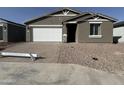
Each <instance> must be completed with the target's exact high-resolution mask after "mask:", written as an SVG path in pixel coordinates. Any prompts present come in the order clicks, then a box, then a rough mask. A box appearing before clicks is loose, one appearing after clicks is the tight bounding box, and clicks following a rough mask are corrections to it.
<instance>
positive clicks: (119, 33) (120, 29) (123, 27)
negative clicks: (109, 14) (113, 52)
mask: <svg viewBox="0 0 124 93" xmlns="http://www.w3.org/2000/svg"><path fill="white" fill-rule="evenodd" d="M113 37H114V42H115V43H118V42H119V43H121V42H122V43H123V42H124V21H121V22H117V23H115V24H114V29H113Z"/></svg>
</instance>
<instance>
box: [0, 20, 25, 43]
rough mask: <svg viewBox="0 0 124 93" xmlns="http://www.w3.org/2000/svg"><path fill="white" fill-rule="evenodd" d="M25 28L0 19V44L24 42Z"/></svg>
mask: <svg viewBox="0 0 124 93" xmlns="http://www.w3.org/2000/svg"><path fill="white" fill-rule="evenodd" d="M25 30H26V28H25V26H24V25H21V24H18V23H14V22H11V21H8V20H5V19H3V18H0V42H20V41H22V42H23V41H25Z"/></svg>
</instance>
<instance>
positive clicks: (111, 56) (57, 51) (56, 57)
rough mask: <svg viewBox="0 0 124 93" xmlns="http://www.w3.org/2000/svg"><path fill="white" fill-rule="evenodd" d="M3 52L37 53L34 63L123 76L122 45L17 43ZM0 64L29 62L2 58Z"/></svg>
mask: <svg viewBox="0 0 124 93" xmlns="http://www.w3.org/2000/svg"><path fill="white" fill-rule="evenodd" d="M4 51H12V52H32V53H38V55H40V56H41V57H42V58H40V59H38V60H36V63H62V64H79V65H82V66H86V67H91V68H94V69H98V70H103V71H108V72H117V73H122V74H124V44H109V43H97V44H95V43H79V44H78V43H17V44H14V45H13V46H11V47H8V48H7V49H5V50H4ZM0 62H22V63H23V62H29V63H31V62H32V61H31V59H29V58H14V57H3V58H0Z"/></svg>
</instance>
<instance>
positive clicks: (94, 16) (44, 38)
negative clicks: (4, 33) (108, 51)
mask: <svg viewBox="0 0 124 93" xmlns="http://www.w3.org/2000/svg"><path fill="white" fill-rule="evenodd" d="M116 21H117V20H116V19H115V18H112V17H109V16H106V15H103V14H100V13H89V12H84V13H81V12H78V11H75V10H72V9H69V8H64V9H61V10H58V11H55V12H53V13H50V14H48V15H45V16H40V17H38V18H34V19H31V20H28V21H26V22H25V24H26V41H27V42H35V41H40V42H79V43H83V42H84V43H88V42H91V43H112V42H113V36H112V35H113V23H114V22H116Z"/></svg>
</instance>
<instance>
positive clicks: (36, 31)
mask: <svg viewBox="0 0 124 93" xmlns="http://www.w3.org/2000/svg"><path fill="white" fill-rule="evenodd" d="M33 41H44V42H50V41H53V42H61V41H62V28H33Z"/></svg>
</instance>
